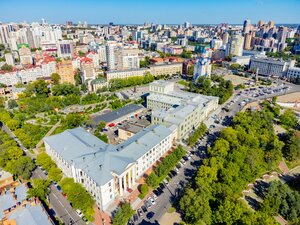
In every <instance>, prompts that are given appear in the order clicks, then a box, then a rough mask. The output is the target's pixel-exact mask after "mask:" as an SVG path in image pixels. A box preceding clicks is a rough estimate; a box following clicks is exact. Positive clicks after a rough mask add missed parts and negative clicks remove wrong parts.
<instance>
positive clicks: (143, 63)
mask: <svg viewBox="0 0 300 225" xmlns="http://www.w3.org/2000/svg"><path fill="white" fill-rule="evenodd" d="M149 65H150V58H149V57H148V56H146V57H145V59H144V60H141V61H140V67H147V66H149Z"/></svg>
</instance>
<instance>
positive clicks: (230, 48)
mask: <svg viewBox="0 0 300 225" xmlns="http://www.w3.org/2000/svg"><path fill="white" fill-rule="evenodd" d="M243 47H244V37H243V36H241V35H238V34H235V35H233V36H232V37H231V38H230V40H229V42H228V43H227V45H226V53H225V54H226V56H228V55H233V56H242V55H243Z"/></svg>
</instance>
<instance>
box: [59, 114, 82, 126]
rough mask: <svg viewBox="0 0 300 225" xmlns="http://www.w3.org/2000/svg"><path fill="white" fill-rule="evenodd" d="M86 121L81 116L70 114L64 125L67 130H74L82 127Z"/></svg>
mask: <svg viewBox="0 0 300 225" xmlns="http://www.w3.org/2000/svg"><path fill="white" fill-rule="evenodd" d="M84 121H85V118H84V117H83V116H81V115H80V114H77V113H69V114H68V115H67V116H66V118H65V120H64V122H63V124H64V126H65V127H66V128H67V129H72V128H75V127H79V126H81V125H82V124H83V122H84Z"/></svg>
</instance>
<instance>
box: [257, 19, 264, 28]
mask: <svg viewBox="0 0 300 225" xmlns="http://www.w3.org/2000/svg"><path fill="white" fill-rule="evenodd" d="M264 24H265V22H264V21H263V20H259V21H258V22H257V27H258V28H260V27H261V26H262V25H264Z"/></svg>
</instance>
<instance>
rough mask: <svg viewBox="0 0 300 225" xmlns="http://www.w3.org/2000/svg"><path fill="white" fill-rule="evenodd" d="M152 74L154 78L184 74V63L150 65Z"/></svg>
mask: <svg viewBox="0 0 300 225" xmlns="http://www.w3.org/2000/svg"><path fill="white" fill-rule="evenodd" d="M149 67H150V73H151V74H152V75H153V76H158V75H173V74H181V73H182V63H181V62H179V63H162V64H155V65H150V66H149Z"/></svg>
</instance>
